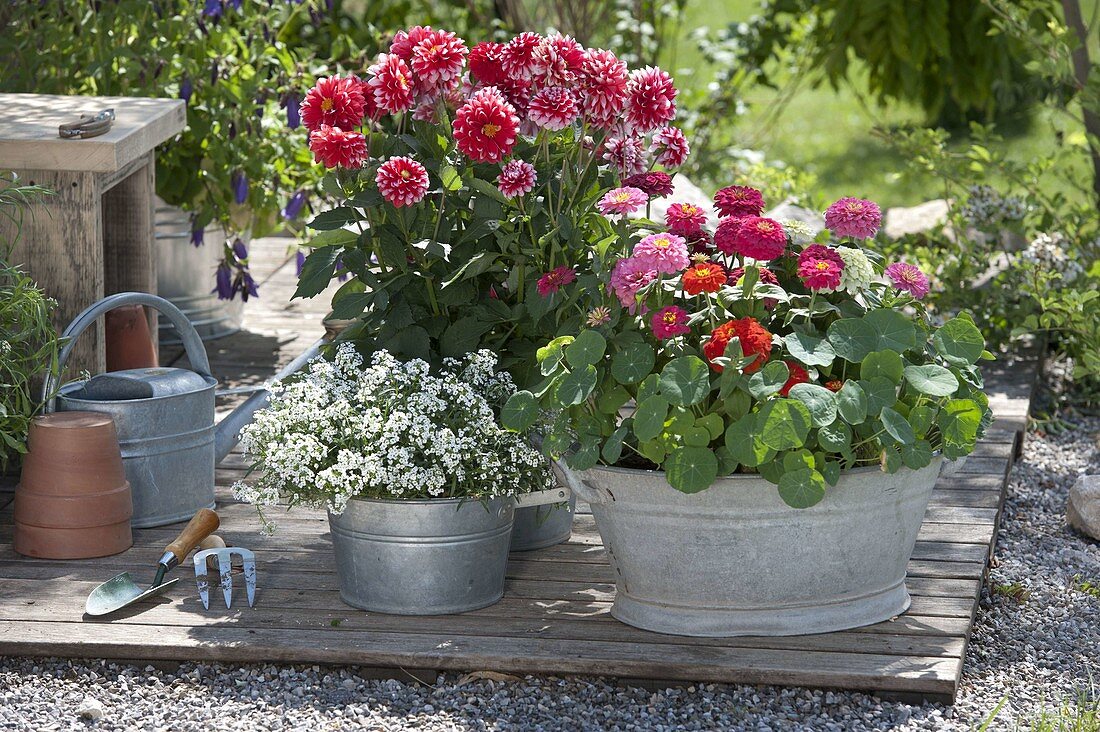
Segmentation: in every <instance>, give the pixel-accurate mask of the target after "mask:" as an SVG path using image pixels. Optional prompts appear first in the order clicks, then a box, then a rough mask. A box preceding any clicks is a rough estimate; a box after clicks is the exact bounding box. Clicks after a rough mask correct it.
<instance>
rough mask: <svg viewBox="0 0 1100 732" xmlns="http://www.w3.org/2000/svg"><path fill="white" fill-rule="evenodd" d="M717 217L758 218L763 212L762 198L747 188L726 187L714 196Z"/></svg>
mask: <svg viewBox="0 0 1100 732" xmlns="http://www.w3.org/2000/svg"><path fill="white" fill-rule="evenodd" d="M714 207H715V208H716V209H718V215H719V216H733V217H740V216H759V215H760V214H761V213H763V212H764V196H763V195H762V194H761V193H760V191H758V190H756V189H755V188H751V187H749V186H727V187H726V188H721V189H719V190H718V192H716V193H715V194H714Z"/></svg>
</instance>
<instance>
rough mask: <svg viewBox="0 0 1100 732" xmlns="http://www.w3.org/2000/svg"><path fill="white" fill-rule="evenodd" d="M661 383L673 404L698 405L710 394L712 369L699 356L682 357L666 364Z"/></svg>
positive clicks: (662, 389) (662, 388) (661, 387)
mask: <svg viewBox="0 0 1100 732" xmlns="http://www.w3.org/2000/svg"><path fill="white" fill-rule="evenodd" d="M659 383H660V389H661V393H662V394H664V395H665V396H666V397H667V398H668V401H669V402H671V403H672V404H676V405H679V406H685V407H686V406H691V405H692V404H698V403H699V402H701V401H703V399H704V398H705V397H706V395H707V394H708V393H710V368H709V367H708V366H707V364H706V362H705V361H703V359H701V358H699V357H698V356H680V357H679V358H674V359H672V360H671V361H669V362H668V363H667V364H665V367H664V369H662V371H661V380H660V382H659Z"/></svg>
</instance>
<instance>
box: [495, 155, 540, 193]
mask: <svg viewBox="0 0 1100 732" xmlns="http://www.w3.org/2000/svg"><path fill="white" fill-rule="evenodd" d="M536 182H537V175H536V173H535V166H533V165H531V163H529V162H527V161H526V160H509V161H508V162H507V163H505V165H504V167H503V168H501V171H500V175H498V176H497V188H499V189H500V192H501V193H502V194H504V197H505V198H518V197H519V196H525V195H527V194H528V193H530V192H531V191H532V189H534V187H535V183H536Z"/></svg>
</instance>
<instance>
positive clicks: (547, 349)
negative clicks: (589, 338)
mask: <svg viewBox="0 0 1100 732" xmlns="http://www.w3.org/2000/svg"><path fill="white" fill-rule="evenodd" d="M572 342H573V336H558V337H557V338H555V339H554V340H552V341H550V342H549V343H547V344H546V345H545V346H543V347H542V348H540V349H539V350H537V351H535V358H537V359H538V362H539V368H540V370H541V371H542V375H543V376H549V375H550V374H552V373H554V371H555V370H556V369H557V368H558V364H559V363H561V357H562V349H563V348H564V347H565V346H567V345H569V344H570V343H572Z"/></svg>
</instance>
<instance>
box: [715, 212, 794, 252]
mask: <svg viewBox="0 0 1100 732" xmlns="http://www.w3.org/2000/svg"><path fill="white" fill-rule="evenodd" d="M714 243H715V245H716V246H717V247H718V250H719V251H720V252H722V253H723V254H740V255H741V256H743V257H752V258H753V259H757V260H760V261H768V260H770V259H775V258H776V257H779V256H781V255H782V254H783V251H784V250H785V249H786V248H787V234H786V232H784V231H783V225H782V224H780V223H779V222H778V221H775V220H774V219H767V218H764V217H763V216H745V217H742V218H730V217H727V218H724V219H722V221H721V222H720V223H719V224H718V229H717V230H715V232H714Z"/></svg>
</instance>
